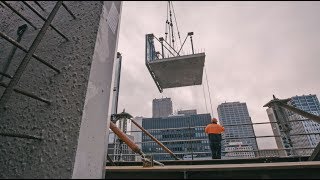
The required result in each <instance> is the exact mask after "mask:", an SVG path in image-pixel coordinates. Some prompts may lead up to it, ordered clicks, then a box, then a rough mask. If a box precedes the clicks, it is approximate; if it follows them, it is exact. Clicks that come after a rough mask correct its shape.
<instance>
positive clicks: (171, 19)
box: [169, 1, 174, 49]
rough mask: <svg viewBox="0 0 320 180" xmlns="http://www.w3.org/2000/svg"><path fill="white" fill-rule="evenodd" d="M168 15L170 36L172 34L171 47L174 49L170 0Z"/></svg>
mask: <svg viewBox="0 0 320 180" xmlns="http://www.w3.org/2000/svg"><path fill="white" fill-rule="evenodd" d="M169 16H170V27H171V36H172V39H171V41H172V47H173V49H174V35H173V30H174V29H173V23H172V13H171V6H170V1H169Z"/></svg>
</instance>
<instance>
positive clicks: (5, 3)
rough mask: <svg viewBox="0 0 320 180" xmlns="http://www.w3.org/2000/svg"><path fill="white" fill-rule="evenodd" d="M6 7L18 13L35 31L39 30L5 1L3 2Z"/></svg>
mask: <svg viewBox="0 0 320 180" xmlns="http://www.w3.org/2000/svg"><path fill="white" fill-rule="evenodd" d="M1 2H2V3H3V4H4V5H6V6H7V7H8V8H9V9H11V10H12V11H13V12H14V13H16V14H17V15H18V16H19V17H21V18H22V19H23V20H25V21H26V22H27V23H28V24H30V26H32V27H33V28H34V29H37V27H36V26H35V25H33V24H32V23H31V22H30V21H29V20H28V19H27V18H25V17H24V16H23V15H22V14H20V13H19V12H18V11H17V10H15V9H14V8H13V7H12V6H11V5H10V4H8V3H7V2H5V1H1Z"/></svg>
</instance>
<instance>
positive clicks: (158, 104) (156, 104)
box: [152, 98, 173, 118]
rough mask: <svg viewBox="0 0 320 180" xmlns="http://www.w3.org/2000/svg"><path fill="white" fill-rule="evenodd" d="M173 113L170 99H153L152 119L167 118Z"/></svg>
mask: <svg viewBox="0 0 320 180" xmlns="http://www.w3.org/2000/svg"><path fill="white" fill-rule="evenodd" d="M172 112H173V108H172V101H171V98H161V99H153V101H152V117H153V118H159V117H168V116H169V115H171V114H172Z"/></svg>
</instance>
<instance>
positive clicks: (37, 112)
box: [0, 1, 121, 179]
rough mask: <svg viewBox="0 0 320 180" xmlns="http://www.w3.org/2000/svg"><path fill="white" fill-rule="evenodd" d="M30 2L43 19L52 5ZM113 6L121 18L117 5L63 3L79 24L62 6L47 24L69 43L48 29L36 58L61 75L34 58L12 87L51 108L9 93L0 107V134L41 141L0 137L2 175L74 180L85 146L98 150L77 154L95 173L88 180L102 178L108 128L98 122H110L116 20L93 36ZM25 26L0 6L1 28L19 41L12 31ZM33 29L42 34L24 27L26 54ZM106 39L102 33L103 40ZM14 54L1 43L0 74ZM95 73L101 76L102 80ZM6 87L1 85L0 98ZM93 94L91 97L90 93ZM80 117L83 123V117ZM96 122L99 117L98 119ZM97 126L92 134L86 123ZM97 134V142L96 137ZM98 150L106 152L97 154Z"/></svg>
mask: <svg viewBox="0 0 320 180" xmlns="http://www.w3.org/2000/svg"><path fill="white" fill-rule="evenodd" d="M8 3H10V4H11V5H12V6H13V7H14V8H15V9H17V10H18V11H19V12H20V13H21V14H23V15H24V16H25V17H26V18H27V19H28V20H30V21H31V22H32V23H33V24H34V25H35V26H37V27H38V28H41V26H42V24H43V21H42V20H41V19H40V18H39V17H37V15H36V14H34V13H33V12H32V11H31V10H30V9H28V8H27V7H26V6H24V4H22V3H21V2H17V1H8ZM29 3H30V5H32V6H33V7H34V8H35V9H37V11H38V12H40V13H41V14H42V16H44V17H47V16H48V14H49V13H50V11H51V10H52V8H53V6H54V5H55V3H56V1H39V3H40V4H41V5H42V7H44V8H45V11H42V10H41V9H40V8H39V7H38V6H37V5H36V4H34V2H32V1H30V2H29ZM112 3H114V4H115V7H116V8H117V10H118V12H119V13H120V9H119V5H120V3H121V2H112V1H106V2H103V1H65V4H66V5H67V6H68V8H69V9H70V10H71V11H72V12H73V14H74V15H75V16H76V17H77V18H76V19H73V18H72V16H70V14H69V13H68V12H67V11H66V9H64V8H63V7H61V8H60V9H59V11H58V13H57V15H56V17H55V18H54V20H53V23H52V24H53V25H54V26H55V27H56V28H57V29H58V30H60V31H61V32H62V33H63V34H64V35H65V36H67V37H68V38H69V39H70V41H67V42H66V41H65V40H64V39H63V38H62V37H61V36H60V35H59V34H57V33H56V32H55V31H53V30H52V28H49V30H48V31H47V33H46V34H45V36H44V38H43V40H42V41H41V43H40V45H39V47H38V49H37V50H36V54H38V56H39V57H41V58H43V59H44V60H46V61H47V62H48V63H50V64H52V65H53V66H55V67H57V68H58V69H60V70H61V74H56V73H55V72H54V71H53V70H51V69H49V68H48V67H47V66H45V65H43V64H41V63H39V62H38V61H36V60H35V59H34V58H32V59H31V61H30V63H29V64H28V66H27V68H26V70H25V71H24V73H23V75H22V77H21V79H20V81H19V83H18V86H17V87H18V88H19V89H23V90H25V91H28V92H30V93H33V94H36V95H38V96H40V97H43V98H45V99H48V100H50V101H51V104H50V105H47V104H45V103H43V102H40V101H37V100H34V99H31V98H29V97H26V96H23V95H21V94H17V93H13V96H11V97H10V99H9V101H8V102H7V103H6V104H5V108H3V109H0V132H9V133H16V134H26V135H34V136H41V137H42V138H43V140H42V141H39V140H30V139H23V138H13V137H4V136H0V178H31V179H33V178H35V179H38V178H57V179H60V178H71V177H72V175H73V171H74V165H75V164H77V163H78V161H76V154H77V155H78V153H77V150H78V149H79V147H80V148H82V147H83V143H84V144H86V141H87V145H88V146H91V147H90V148H97V149H98V150H92V151H91V150H90V149H88V148H84V149H83V150H82V152H83V153H82V157H84V156H85V157H88V159H86V158H83V160H85V161H86V162H85V163H84V164H85V165H86V166H87V167H88V170H92V169H93V168H95V167H96V168H97V171H93V172H91V173H89V175H90V176H91V177H93V178H94V177H97V176H96V174H99V176H100V178H101V176H102V175H103V171H102V166H103V164H101V162H102V161H104V158H105V157H104V155H103V153H102V152H105V149H104V148H106V146H104V145H105V144H104V143H105V142H104V140H105V138H106V137H105V133H106V130H107V129H108V128H107V127H105V126H103V125H102V124H103V123H104V125H107V124H108V123H107V117H108V109H109V107H108V99H109V97H110V86H111V80H110V79H111V73H112V70H111V69H110V67H112V63H113V60H114V57H115V52H116V51H115V49H116V39H117V38H116V37H117V34H118V26H116V25H115V22H116V21H115V19H114V18H113V17H109V20H111V21H112V23H109V24H108V23H106V22H105V23H106V24H104V25H105V26H106V27H104V29H105V28H108V30H106V31H107V32H105V34H102V35H101V34H100V37H98V31H99V29H100V28H99V26H100V24H101V22H100V21H101V18H102V17H105V16H103V15H102V13H103V12H104V13H106V12H109V9H110V8H111V5H112ZM107 18H108V17H107ZM104 20H105V21H106V19H104ZM23 24H27V23H26V22H25V21H24V20H22V19H21V18H20V17H19V16H17V15H16V14H14V13H13V12H12V11H11V10H10V9H8V8H7V7H5V6H4V8H3V7H0V31H2V32H4V33H5V34H7V35H9V36H10V37H12V38H13V39H16V38H17V34H16V32H17V28H18V27H19V26H21V25H23ZM38 32H39V29H38V30H35V29H33V28H32V27H31V26H30V25H28V28H27V30H26V32H25V33H24V35H23V37H22V39H21V44H22V45H23V46H25V47H27V49H29V47H30V45H31V43H32V41H33V40H34V38H35V36H36V34H37V33H38ZM104 35H106V36H105V37H102V36H104ZM102 45H103V46H104V48H103V50H102V51H103V53H101V54H97V51H101V46H102ZM99 46H100V47H99ZM11 49H12V45H11V44H10V43H8V42H6V41H5V40H4V39H2V38H0V69H2V66H4V63H5V61H6V60H7V57H8V55H9V53H10V51H11ZM24 55H25V53H24V52H22V51H21V50H19V49H18V50H17V51H16V53H15V55H14V56H13V59H12V61H11V63H10V65H9V69H8V71H7V73H8V74H10V75H13V74H14V72H15V71H16V69H17V67H18V64H19V63H20V62H21V60H22V59H23V57H24ZM99 55H101V56H99ZM97 56H99V57H97ZM100 65H101V67H99V66H100ZM109 65H110V67H109ZM103 71H105V72H103ZM109 74H110V76H109ZM100 76H103V77H104V78H105V79H104V80H102V79H101V78H102V77H100ZM109 78H110V79H109ZM3 80H4V81H3V82H5V83H8V81H9V79H3ZM3 90H4V89H3V88H2V87H0V96H1V95H2V93H3ZM95 93H96V94H95ZM94 94H95V95H96V96H93V95H94ZM97 97H101V98H102V99H101V100H97V102H96V103H94V102H93V101H94V100H93V99H96V98H97ZM103 101H104V102H103ZM95 105H96V107H97V111H96V114H95V115H93V112H92V109H93V106H95ZM85 117H87V118H88V119H86V120H85ZM91 117H92V121H93V122H92V123H91V122H90V121H91ZM101 117H103V119H99V118H101ZM96 122H98V123H99V125H100V126H101V127H99V128H98V129H95V130H94V132H93V130H92V129H94V127H95V126H90V125H91V124H94V123H96ZM83 126H85V127H86V126H87V128H83ZM80 131H81V132H80ZM96 131H97V132H96ZM79 136H80V137H79ZM98 136H99V137H100V136H101V137H102V138H97V137H98ZM78 140H79V144H78ZM94 146H95V147H94ZM101 147H104V148H103V149H99V148H101ZM98 156H99V158H98ZM75 161H76V162H75ZM81 163H83V162H81ZM97 164H101V165H97ZM99 170H100V171H99ZM78 177H80V176H78ZM86 177H88V176H86Z"/></svg>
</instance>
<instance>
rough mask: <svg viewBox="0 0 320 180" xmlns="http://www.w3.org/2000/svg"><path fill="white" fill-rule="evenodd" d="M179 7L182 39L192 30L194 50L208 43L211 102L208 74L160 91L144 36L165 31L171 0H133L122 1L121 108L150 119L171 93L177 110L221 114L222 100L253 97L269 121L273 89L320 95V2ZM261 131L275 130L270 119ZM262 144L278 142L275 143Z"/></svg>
mask: <svg viewBox="0 0 320 180" xmlns="http://www.w3.org/2000/svg"><path fill="white" fill-rule="evenodd" d="M173 5H174V8H175V14H176V17H177V21H178V26H179V30H180V34H181V38H184V37H185V35H186V34H187V32H191V31H192V32H194V35H193V42H194V48H195V49H205V53H206V60H205V72H206V73H207V77H208V83H209V88H210V94H211V103H212V108H211V105H210V99H209V96H208V90H207V89H208V86H207V82H206V78H205V76H204V77H203V85H201V86H190V87H181V88H172V89H165V90H164V92H163V93H159V91H158V89H157V87H156V85H155V84H154V81H153V79H152V78H151V76H150V74H149V72H148V70H147V68H146V66H145V35H146V34H148V33H153V34H154V35H155V36H157V37H161V36H164V33H165V20H166V2H160V1H159V2H148V1H146V2H134V1H133V2H123V8H122V15H121V22H120V34H119V42H118V43H119V46H118V51H119V52H120V53H121V54H122V57H123V58H122V60H123V61H122V62H123V63H122V73H121V83H120V95H119V110H122V109H126V111H127V112H129V113H131V114H132V115H133V116H144V117H151V114H152V110H151V107H152V101H151V100H152V99H153V98H161V97H170V98H171V99H172V100H173V101H174V102H173V106H174V107H175V109H197V110H198V113H212V112H213V113H212V114H213V116H216V115H217V111H216V107H217V105H218V104H220V103H222V102H225V101H227V102H231V101H241V102H246V103H247V105H248V109H249V112H250V114H251V117H252V121H253V122H266V121H268V117H267V115H266V113H265V111H266V108H263V105H264V104H265V103H267V102H268V101H270V100H271V99H272V95H273V94H274V95H275V96H276V97H278V98H286V97H291V96H294V95H302V94H309V93H312V94H317V96H319V95H320V79H319V78H318V75H319V70H318V68H319V67H320V61H319V60H318V57H319V55H320V54H319V51H318V48H317V47H319V46H320V37H319V36H318V32H319V31H320V25H319V23H318V18H317V17H318V13H319V12H320V2H276V1H273V2H271V1H270V2H222V1H221V2H202V1H200V2H192V1H188V2H183V1H182V2H173ZM195 11H197V12H200V13H194V12H195ZM182 40H183V39H182ZM186 43H190V42H189V41H187V42H186ZM203 89H204V90H205V96H206V104H207V105H205V100H204V94H203ZM211 109H212V110H211ZM255 130H257V133H258V135H270V134H272V130H271V127H270V125H259V126H255ZM263 144H265V147H270V146H273V147H276V146H275V144H272V143H271V144H270V143H269V141H268V142H265V143H263Z"/></svg>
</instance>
